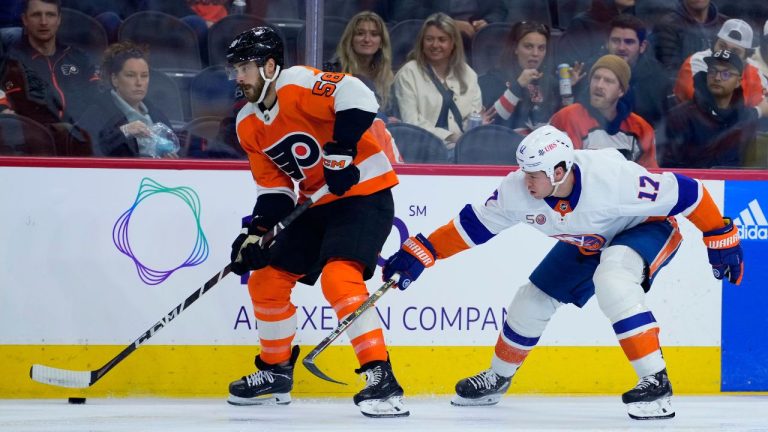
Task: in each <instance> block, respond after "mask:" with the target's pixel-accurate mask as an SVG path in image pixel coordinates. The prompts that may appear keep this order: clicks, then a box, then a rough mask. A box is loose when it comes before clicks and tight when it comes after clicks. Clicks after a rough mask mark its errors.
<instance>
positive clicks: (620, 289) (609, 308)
mask: <svg viewBox="0 0 768 432" xmlns="http://www.w3.org/2000/svg"><path fill="white" fill-rule="evenodd" d="M644 270H645V262H644V261H643V258H642V257H641V256H640V254H638V253H637V252H635V251H634V250H632V248H630V247H627V246H624V245H617V246H610V247H608V248H607V249H606V250H605V251H603V253H602V254H601V256H600V264H599V265H598V266H597V269H596V270H595V274H594V276H593V277H592V281H593V282H594V284H595V297H596V298H597V302H598V304H599V305H600V309H601V310H602V311H603V313H604V314H605V316H607V317H608V318H609V319H610V320H611V321H614V322H615V321H617V320H619V319H622V318H624V317H625V315H626V316H629V315H632V313H633V311H635V310H636V309H637V308H638V307H642V304H643V300H644V292H643V288H642V286H641V285H640V284H641V283H642V282H643V278H644V277H645V276H644Z"/></svg>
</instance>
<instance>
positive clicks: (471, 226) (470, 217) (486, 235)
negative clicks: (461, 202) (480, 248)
mask: <svg viewBox="0 0 768 432" xmlns="http://www.w3.org/2000/svg"><path fill="white" fill-rule="evenodd" d="M459 224H460V225H461V227H462V228H464V232H466V233H467V235H468V236H469V238H470V239H471V240H472V242H473V243H474V244H476V245H480V244H483V243H485V242H487V241H488V240H490V239H492V238H493V237H494V236H495V235H496V234H494V233H492V232H490V231H488V228H486V227H485V225H483V223H482V222H480V219H478V218H477V215H476V214H475V211H474V210H473V209H472V206H471V205H469V204H467V205H465V206H464V208H463V209H461V212H459Z"/></svg>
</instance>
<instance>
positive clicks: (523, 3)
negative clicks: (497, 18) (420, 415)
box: [506, 0, 589, 27]
mask: <svg viewBox="0 0 768 432" xmlns="http://www.w3.org/2000/svg"><path fill="white" fill-rule="evenodd" d="M587 1H589V0H587ZM506 4H507V22H508V23H510V24H514V23H516V22H518V21H536V22H538V23H541V24H545V25H547V26H549V27H552V26H553V20H552V14H551V13H550V10H549V2H548V1H546V0H514V1H507V2H506Z"/></svg>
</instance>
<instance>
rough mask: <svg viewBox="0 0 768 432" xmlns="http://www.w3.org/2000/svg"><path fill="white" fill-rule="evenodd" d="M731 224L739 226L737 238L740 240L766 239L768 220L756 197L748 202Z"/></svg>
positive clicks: (767, 237) (767, 238)
mask: <svg viewBox="0 0 768 432" xmlns="http://www.w3.org/2000/svg"><path fill="white" fill-rule="evenodd" d="M733 224H734V225H736V226H737V227H739V238H741V239H742V240H768V220H766V219H765V214H763V209H761V208H760V203H758V202H757V200H756V199H753V200H752V201H750V202H749V204H748V205H747V208H745V209H744V210H742V211H741V213H739V217H737V218H736V219H734V220H733Z"/></svg>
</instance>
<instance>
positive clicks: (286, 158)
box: [264, 132, 320, 181]
mask: <svg viewBox="0 0 768 432" xmlns="http://www.w3.org/2000/svg"><path fill="white" fill-rule="evenodd" d="M264 153H265V154H266V155H267V156H269V158H270V159H272V161H273V162H274V163H275V165H277V166H278V167H280V169H281V170H282V171H283V172H284V173H286V174H288V175H289V176H291V178H292V179H294V180H296V181H301V180H304V178H306V176H305V175H304V171H303V169H305V168H312V167H313V166H315V165H316V164H317V163H318V162H320V144H318V143H317V141H315V139H314V138H312V137H311V136H309V135H307V134H305V133H301V132H297V133H292V134H288V135H286V136H284V137H283V138H282V139H281V140H280V141H278V142H277V143H275V144H274V145H272V146H271V147H269V148H267V149H266V150H264Z"/></svg>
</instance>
